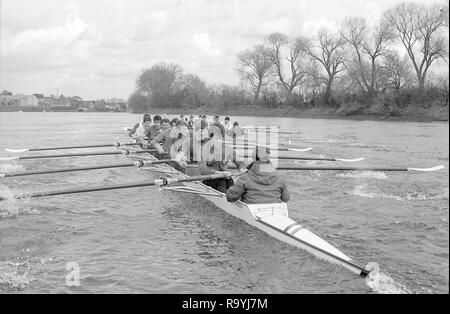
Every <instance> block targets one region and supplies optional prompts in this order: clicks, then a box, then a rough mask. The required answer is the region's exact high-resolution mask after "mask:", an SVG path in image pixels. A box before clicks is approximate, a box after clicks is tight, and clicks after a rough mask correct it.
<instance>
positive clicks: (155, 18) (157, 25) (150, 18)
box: [134, 11, 169, 41]
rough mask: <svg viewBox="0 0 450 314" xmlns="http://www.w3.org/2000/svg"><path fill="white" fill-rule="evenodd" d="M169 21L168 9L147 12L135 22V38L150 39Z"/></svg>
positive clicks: (140, 39)
mask: <svg viewBox="0 0 450 314" xmlns="http://www.w3.org/2000/svg"><path fill="white" fill-rule="evenodd" d="M168 22H169V17H168V14H167V12H166V11H156V12H151V13H147V14H145V15H144V17H143V18H142V19H140V20H138V21H137V23H135V25H134V28H135V33H134V39H135V40H137V41H150V40H152V39H153V38H154V36H155V35H157V34H158V33H160V32H161V31H163V30H164V28H165V27H166V26H167V24H168Z"/></svg>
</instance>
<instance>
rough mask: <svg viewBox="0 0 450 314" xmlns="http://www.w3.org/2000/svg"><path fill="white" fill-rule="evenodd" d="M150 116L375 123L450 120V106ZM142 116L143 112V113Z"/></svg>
mask: <svg viewBox="0 0 450 314" xmlns="http://www.w3.org/2000/svg"><path fill="white" fill-rule="evenodd" d="M149 112H150V113H155V114H156V113H162V114H173V115H179V114H181V113H183V114H185V115H190V114H193V115H200V114H201V115H203V114H204V115H215V114H217V115H221V116H254V117H288V118H305V119H348V120H373V121H415V122H432V121H449V111H448V107H443V106H441V105H431V106H429V107H424V106H417V105H414V106H412V105H409V106H405V107H404V108H392V107H390V106H387V105H382V104H376V105H372V106H369V107H363V106H361V105H347V106H343V107H341V108H339V109H333V108H295V107H288V106H285V107H279V108H261V107H258V106H246V107H245V108H229V109H225V108H211V107H206V106H204V107H199V108H194V109H191V108H189V109H182V108H152V109H151V110H149ZM139 113H142V112H139Z"/></svg>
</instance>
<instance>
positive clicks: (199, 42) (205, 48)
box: [192, 33, 222, 57]
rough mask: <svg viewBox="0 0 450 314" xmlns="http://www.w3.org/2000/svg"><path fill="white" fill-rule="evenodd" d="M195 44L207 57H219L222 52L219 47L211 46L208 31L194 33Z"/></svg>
mask: <svg viewBox="0 0 450 314" xmlns="http://www.w3.org/2000/svg"><path fill="white" fill-rule="evenodd" d="M192 41H193V43H194V46H195V47H196V48H197V49H198V50H199V51H200V53H201V54H202V55H204V56H207V57H218V56H220V55H221V54H222V52H221V51H220V50H219V49H214V48H212V47H211V41H210V39H209V34H208V33H202V34H198V33H196V34H194V36H193V39H192Z"/></svg>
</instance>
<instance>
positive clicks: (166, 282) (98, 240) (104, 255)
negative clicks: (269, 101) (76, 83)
mask: <svg viewBox="0 0 450 314" xmlns="http://www.w3.org/2000/svg"><path fill="white" fill-rule="evenodd" d="M140 119H141V115H133V114H128V113H3V112H0V149H1V152H0V157H8V156H14V154H11V153H7V152H5V151H4V150H3V148H4V147H10V148H11V147H14V148H17V147H43V146H47V147H51V146H61V145H63V146H66V145H72V144H74V145H75V144H81V145H83V144H97V143H112V142H116V141H119V142H127V141H129V139H127V138H126V136H124V134H123V127H126V126H132V125H133V124H134V123H136V122H138V121H139V120H140ZM231 120H232V121H236V120H237V121H239V122H240V124H241V125H252V124H253V125H279V126H281V130H282V131H289V132H293V133H296V134H282V135H280V138H279V140H280V142H281V143H287V142H288V141H291V143H292V145H296V146H298V147H312V148H313V150H312V151H310V152H306V153H289V155H296V156H323V157H342V158H355V157H360V156H362V157H365V160H364V161H363V162H360V163H357V164H343V163H337V162H335V163H324V162H304V161H303V162H297V164H296V165H297V166H298V165H308V166H312V165H330V166H339V165H347V166H348V165H353V166H367V167H371V166H374V167H384V166H388V167H397V166H400V167H405V166H407V167H432V166H437V165H441V164H442V165H444V166H445V167H446V168H445V169H444V170H441V171H438V172H431V173H417V172H396V173H388V172H386V173H383V172H367V171H366V172H337V171H320V172H319V171H285V172H283V176H284V178H285V179H286V180H287V182H288V185H289V189H290V192H291V201H290V202H289V211H290V216H291V217H292V218H293V219H294V220H297V221H299V222H300V223H302V224H303V225H304V226H306V227H307V228H308V229H310V230H311V231H313V232H315V233H316V234H318V235H320V236H321V237H323V238H324V239H325V240H327V241H329V242H330V243H332V244H333V245H335V246H336V247H338V248H339V249H341V250H342V251H343V252H344V253H346V254H347V255H348V256H350V257H352V258H353V259H354V260H355V261H357V262H358V263H360V264H362V265H368V266H370V267H371V268H373V269H374V271H373V275H372V276H370V277H369V278H368V279H362V278H360V277H358V276H355V275H354V274H353V273H351V272H349V271H347V270H346V269H343V268H342V267H340V266H337V265H334V264H330V263H329V262H326V261H322V260H319V259H317V258H315V257H313V256H312V255H310V254H309V253H307V252H304V251H302V250H300V249H297V248H294V247H291V246H289V245H287V244H284V243H282V242H279V241H277V240H274V239H273V238H271V237H269V236H267V235H266V234H264V233H263V232H261V231H259V230H257V229H255V228H253V227H251V226H249V225H247V224H246V223H244V222H242V221H240V220H238V219H236V218H234V217H230V216H228V215H227V214H226V213H224V212H223V211H221V210H220V209H218V208H217V207H215V206H214V205H212V204H211V203H209V202H208V201H206V200H204V199H202V198H201V197H198V196H195V195H185V194H182V195H178V194H174V193H173V192H161V191H158V190H157V189H155V188H153V187H144V188H134V189H127V190H117V191H104V192H95V193H88V194H75V195H69V196H54V197H46V198H40V199H34V200H30V199H29V200H25V201H14V202H10V201H3V202H1V203H0V292H1V293H227V294H228V293H364V294H365V293H448V292H449V226H448V219H449V182H448V180H449V171H448V166H449V129H448V123H415V122H411V123H410V122H379V121H376V122H374V121H351V120H322V119H291V118H270V119H268V118H252V117H232V119H231ZM112 150H113V148H98V149H90V150H75V151H76V152H82V151H112ZM54 153H62V151H59V152H52V151H49V152H40V153H26V154H24V155H27V154H28V155H37V154H54ZM284 155H287V153H285V154H284ZM126 160H127V159H124V157H122V156H96V157H75V158H61V159H40V160H29V161H25V160H24V161H3V162H1V161H0V173H2V172H13V171H22V170H37V169H51V168H66V167H74V166H77V167H78V166H87V165H97V164H102V163H117V162H122V161H126ZM280 163H281V162H280ZM283 164H294V163H292V162H291V163H289V162H288V161H283ZM153 178H156V175H152V174H151V173H149V172H145V171H139V170H137V169H134V168H123V169H106V170H95V171H86V172H73V173H63V174H51V175H39V176H30V177H19V178H3V179H1V178H0V194H1V195H3V196H8V195H9V196H11V195H12V194H14V195H16V194H20V193H25V192H31V191H47V190H57V189H61V188H69V187H86V186H95V185H108V184H116V183H131V182H137V181H144V180H149V179H153ZM78 271H79V274H80V282H79V286H75V287H73V283H76V281H74V280H75V278H76V277H77V273H78Z"/></svg>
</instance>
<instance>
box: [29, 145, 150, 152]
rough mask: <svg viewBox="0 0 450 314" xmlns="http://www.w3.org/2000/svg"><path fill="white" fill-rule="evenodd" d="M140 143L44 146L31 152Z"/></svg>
mask: <svg viewBox="0 0 450 314" xmlns="http://www.w3.org/2000/svg"><path fill="white" fill-rule="evenodd" d="M139 145H141V144H140V143H126V144H121V143H112V144H97V145H79V146H61V147H42V148H31V149H30V150H29V151H30V152H40V151H45V150H65V149H81V148H101V147H120V146H139Z"/></svg>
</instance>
